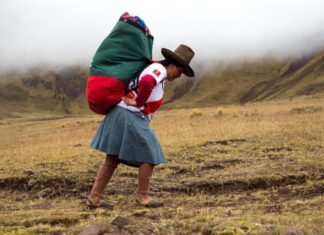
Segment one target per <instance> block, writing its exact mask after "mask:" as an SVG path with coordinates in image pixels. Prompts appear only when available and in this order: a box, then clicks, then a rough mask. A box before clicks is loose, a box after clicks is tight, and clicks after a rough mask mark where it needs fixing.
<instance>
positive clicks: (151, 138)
mask: <svg viewBox="0 0 324 235" xmlns="http://www.w3.org/2000/svg"><path fill="white" fill-rule="evenodd" d="M162 55H163V56H164V57H165V60H163V61H161V62H156V63H153V64H151V65H149V66H148V67H147V68H146V69H144V70H143V72H142V73H141V74H140V76H139V79H138V81H134V82H132V83H131V84H130V86H129V88H130V91H129V92H128V93H127V95H126V96H125V97H123V98H122V101H120V102H119V103H118V104H117V105H116V107H114V108H113V109H112V110H110V111H109V112H108V114H107V115H106V116H105V118H104V120H103V122H102V123H101V125H100V127H99V128H98V130H97V133H96V135H95V137H94V139H93V141H92V144H91V147H93V148H95V149H97V150H100V151H102V152H105V153H106V159H105V161H104V162H103V164H102V166H101V168H100V169H99V171H98V173H97V176H96V180H95V182H94V185H93V188H92V190H91V193H90V195H89V197H88V200H87V205H88V206H89V207H105V206H106V205H107V204H105V203H103V202H101V201H100V198H101V195H102V193H103V191H104V189H105V186H106V185H107V183H108V182H109V180H110V178H111V176H112V175H113V173H114V171H115V169H116V167H117V166H118V164H119V163H124V164H126V165H130V166H136V167H138V168H139V172H138V190H137V193H136V201H137V203H139V204H140V205H143V206H147V207H155V206H161V205H162V203H161V202H158V201H155V200H153V199H152V198H151V197H149V196H148V191H149V186H150V180H151V177H152V173H153V169H154V167H155V166H156V165H158V164H160V163H164V162H166V160H165V157H164V154H163V152H162V149H161V146H160V144H159V142H158V140H157V138H156V136H155V134H154V132H153V131H152V129H151V128H150V126H149V121H150V120H151V119H152V117H153V114H154V112H155V111H156V110H157V109H158V108H159V107H160V106H161V104H162V98H163V93H164V83H165V80H168V81H173V80H175V79H177V78H179V77H180V76H181V74H182V73H183V74H185V75H187V76H189V77H193V76H194V72H193V70H192V68H191V67H190V66H189V63H190V61H191V59H192V58H193V56H194V52H193V51H192V49H191V48H189V47H188V46H185V45H180V46H179V47H178V48H177V49H176V50H175V51H174V52H173V51H170V50H168V49H166V48H162Z"/></svg>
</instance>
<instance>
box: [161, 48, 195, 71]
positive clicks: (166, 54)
mask: <svg viewBox="0 0 324 235" xmlns="http://www.w3.org/2000/svg"><path fill="white" fill-rule="evenodd" d="M161 52H162V55H163V56H164V58H166V59H171V60H175V61H177V62H178V63H179V64H180V65H181V66H182V67H183V69H184V71H183V74H184V75H186V76H188V77H193V76H195V73H194V71H193V70H192V68H191V67H190V66H189V65H188V64H187V63H185V62H184V61H183V59H181V58H180V57H179V56H178V55H177V54H175V53H174V52H173V51H171V50H169V49H166V48H162V50H161Z"/></svg>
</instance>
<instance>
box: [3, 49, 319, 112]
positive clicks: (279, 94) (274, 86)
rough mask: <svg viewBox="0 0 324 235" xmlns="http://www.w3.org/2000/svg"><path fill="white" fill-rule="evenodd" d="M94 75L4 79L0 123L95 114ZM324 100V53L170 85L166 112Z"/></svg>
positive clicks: (227, 67)
mask: <svg viewBox="0 0 324 235" xmlns="http://www.w3.org/2000/svg"><path fill="white" fill-rule="evenodd" d="M87 71H88V69H87V68H85V67H83V66H70V67H65V68H60V69H46V68H43V67H38V68H32V69H28V70H26V71H11V72H6V73H3V74H2V75H0V103H1V106H0V117H4V116H5V117H10V116H21V115H22V114H23V113H37V112H38V113H39V112H48V113H59V114H91V113H92V112H91V111H89V109H88V106H87V103H86V99H85V89H86V79H87ZM313 94H324V52H321V53H318V54H316V55H314V56H308V57H302V58H298V59H290V60H285V61H283V60H281V61H280V60H275V59H269V58H264V59H259V60H257V61H241V62H237V63H232V64H224V63H219V64H217V65H215V66H213V67H211V69H209V70H208V72H205V73H203V74H201V75H200V76H197V77H196V78H193V79H187V78H184V79H183V78H182V79H178V80H177V81H174V82H172V83H167V85H166V95H165V98H164V105H163V106H162V107H163V108H166V109H169V108H186V107H198V106H212V105H223V104H232V103H242V104H243V103H246V102H253V101H263V100H271V99H282V98H291V97H296V96H301V95H313Z"/></svg>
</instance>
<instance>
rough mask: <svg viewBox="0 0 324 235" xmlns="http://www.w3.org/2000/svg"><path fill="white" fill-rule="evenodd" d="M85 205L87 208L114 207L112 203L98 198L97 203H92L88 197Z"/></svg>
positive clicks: (110, 208)
mask: <svg viewBox="0 0 324 235" xmlns="http://www.w3.org/2000/svg"><path fill="white" fill-rule="evenodd" d="M86 205H87V206H88V208H89V209H97V208H102V209H107V210H112V209H113V208H114V207H113V205H111V204H109V203H108V202H106V201H104V200H100V202H99V203H98V204H94V203H93V202H92V201H91V199H90V198H88V199H87V201H86Z"/></svg>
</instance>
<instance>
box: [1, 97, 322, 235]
mask: <svg viewBox="0 0 324 235" xmlns="http://www.w3.org/2000/svg"><path fill="white" fill-rule="evenodd" d="M194 113H199V115H193V114H194ZM102 118H103V117H102V116H75V117H70V116H29V117H27V116H26V117H24V118H11V119H9V118H6V119H2V120H1V122H0V136H1V137H0V149H1V152H0V159H1V160H0V161H1V165H0V187H1V191H0V210H1V214H0V233H2V234H19V233H20V234H39V233H46V234H51V233H52V234H54V233H55V234H62V233H72V234H75V233H78V232H79V231H81V230H82V229H83V228H84V227H86V226H88V225H91V224H95V223H100V224H102V225H103V227H104V231H102V232H109V231H110V232H116V231H117V230H118V228H114V227H113V226H110V228H108V227H109V226H108V227H107V224H109V223H110V222H111V221H113V219H115V218H116V217H117V216H125V217H127V218H129V219H130V220H131V224H130V225H127V226H126V227H125V228H123V229H119V230H118V231H119V232H123V233H124V234H132V233H135V232H139V231H140V232H142V233H144V234H262V233H264V232H269V233H270V234H283V233H284V231H285V230H286V229H287V228H291V227H293V228H296V229H299V230H303V231H304V232H306V233H307V234H321V233H322V232H323V231H324V226H323V221H324V203H323V202H324V200H323V199H324V161H323V160H324V144H323V143H324V141H323V136H324V122H323V120H324V102H323V98H316V97H315V98H307V97H306V98H300V99H294V100H281V101H273V102H263V103H251V104H246V105H244V106H234V105H233V106H222V107H210V108H199V110H198V111H197V109H178V110H168V111H167V110H166V111H160V112H158V113H157V114H156V115H155V119H154V120H153V121H152V123H151V126H152V128H153V129H154V130H155V132H156V134H157V136H158V138H159V140H160V142H161V145H162V147H163V149H164V151H165V154H166V156H167V160H168V161H169V162H168V163H167V164H163V165H161V166H158V167H157V168H156V171H155V174H154V176H153V182H152V194H154V196H155V197H157V198H159V199H161V200H164V202H165V204H166V206H164V207H162V208H157V209H147V208H141V207H138V206H137V205H136V204H135V203H134V200H133V193H134V192H135V190H136V182H137V180H136V175H137V171H136V169H133V168H128V167H125V166H120V167H119V168H118V170H117V172H116V175H114V177H113V178H112V180H111V182H110V183H109V185H108V188H107V190H106V192H105V195H104V197H105V199H107V200H108V201H109V202H111V203H113V204H114V205H115V207H114V209H113V210H112V211H105V210H102V209H97V210H95V211H89V210H88V209H87V208H86V207H85V206H84V200H85V198H86V196H87V193H88V192H89V190H90V188H91V185H92V183H93V180H94V177H95V175H96V171H97V169H98V168H99V166H100V164H101V162H102V161H103V159H104V154H103V153H100V152H97V151H94V150H92V149H90V148H89V143H90V141H91V138H92V136H93V135H94V133H95V130H96V128H97V127H98V125H99V123H100V121H101V120H102ZM105 226H106V227H105ZM109 229H110V230H109ZM111 229H112V230H111ZM114 229H115V230H114Z"/></svg>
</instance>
